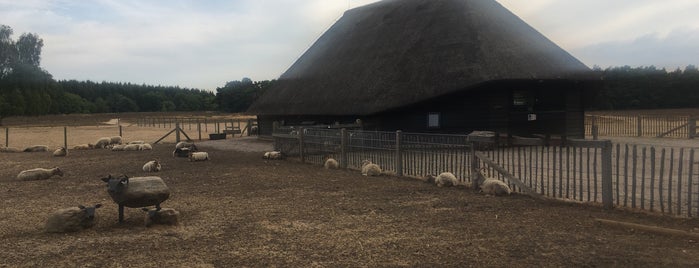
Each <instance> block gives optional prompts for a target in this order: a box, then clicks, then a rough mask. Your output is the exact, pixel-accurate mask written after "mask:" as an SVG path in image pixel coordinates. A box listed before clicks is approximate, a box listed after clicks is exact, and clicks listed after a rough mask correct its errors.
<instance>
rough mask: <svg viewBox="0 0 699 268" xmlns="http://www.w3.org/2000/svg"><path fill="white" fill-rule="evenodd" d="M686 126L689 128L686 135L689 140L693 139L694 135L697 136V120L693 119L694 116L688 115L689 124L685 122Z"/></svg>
mask: <svg viewBox="0 0 699 268" xmlns="http://www.w3.org/2000/svg"><path fill="white" fill-rule="evenodd" d="M687 125H688V126H689V130H688V132H689V133H687V137H688V138H690V139H694V135H697V119H696V118H694V116H692V115H690V116H689V122H687Z"/></svg>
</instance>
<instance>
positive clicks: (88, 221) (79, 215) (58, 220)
mask: <svg viewBox="0 0 699 268" xmlns="http://www.w3.org/2000/svg"><path fill="white" fill-rule="evenodd" d="M101 206H102V204H96V205H94V206H92V207H85V206H82V205H80V206H77V207H70V208H64V209H60V210H57V211H55V212H54V213H53V214H51V215H50V216H49V218H48V220H47V221H46V226H45V230H46V232H49V233H66V232H77V231H80V230H82V229H86V228H90V227H92V226H94V225H95V209H97V208H99V207H101Z"/></svg>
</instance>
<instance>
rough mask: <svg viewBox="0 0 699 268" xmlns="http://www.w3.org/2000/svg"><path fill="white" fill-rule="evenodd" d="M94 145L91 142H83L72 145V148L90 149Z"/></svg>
mask: <svg viewBox="0 0 699 268" xmlns="http://www.w3.org/2000/svg"><path fill="white" fill-rule="evenodd" d="M94 147H95V145H93V144H91V143H85V144H78V145H75V146H73V150H87V149H92V148H94Z"/></svg>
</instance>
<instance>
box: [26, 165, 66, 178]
mask: <svg viewBox="0 0 699 268" xmlns="http://www.w3.org/2000/svg"><path fill="white" fill-rule="evenodd" d="M54 175H58V176H59V177H62V176H63V171H62V170H61V169H60V168H59V167H54V168H51V169H46V168H34V169H28V170H23V171H22V172H20V173H19V174H17V179H19V180H23V181H36V180H46V179H48V178H51V177H52V176H54Z"/></svg>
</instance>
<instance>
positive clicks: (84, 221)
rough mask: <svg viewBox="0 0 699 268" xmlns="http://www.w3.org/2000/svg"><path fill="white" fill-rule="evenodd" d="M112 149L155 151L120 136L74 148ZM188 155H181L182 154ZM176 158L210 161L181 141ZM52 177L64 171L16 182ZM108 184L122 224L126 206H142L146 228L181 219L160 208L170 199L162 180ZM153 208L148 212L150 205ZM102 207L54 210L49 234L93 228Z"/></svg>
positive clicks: (156, 165) (30, 172)
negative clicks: (126, 141) (127, 141)
mask: <svg viewBox="0 0 699 268" xmlns="http://www.w3.org/2000/svg"><path fill="white" fill-rule="evenodd" d="M8 148H9V147H3V148H0V149H3V150H0V151H2V152H20V150H15V149H8ZM98 148H102V149H110V150H112V151H143V150H152V146H151V145H150V144H148V143H145V142H143V141H132V142H129V143H126V144H124V143H123V141H122V138H121V137H120V136H115V137H104V138H100V139H99V140H97V142H95V143H94V144H81V145H77V146H75V147H73V149H75V150H85V149H98ZM22 151H24V152H48V151H49V147H48V146H45V145H36V146H30V147H27V148H26V149H24V150H22ZM183 151H184V152H186V154H184V155H182V154H180V152H183ZM67 155H68V150H67V149H66V148H64V147H59V148H58V149H56V150H55V151H54V152H53V156H57V157H64V156H67ZM173 156H175V157H176V156H185V157H187V158H188V159H189V161H205V160H209V154H208V153H207V152H200V151H198V150H197V148H196V145H194V143H191V142H179V143H177V144H176V145H175V151H173ZM142 170H143V171H144V172H158V171H161V170H162V166H161V164H160V162H159V161H158V160H157V159H154V160H151V161H148V162H146V163H145V164H144V165H143V167H142ZM53 176H59V177H62V176H63V170H61V168H59V167H53V168H33V169H27V170H23V171H21V172H20V173H19V174H18V175H17V179H18V180H21V181H34V180H46V179H50V178H51V177H53ZM102 180H103V181H104V182H106V183H107V192H108V193H109V195H110V196H111V198H112V200H113V201H114V202H115V203H117V205H118V206H119V222H123V220H124V212H123V211H124V207H132V208H137V207H140V208H142V209H143V210H144V211H145V220H144V222H145V225H146V227H148V226H151V225H153V224H165V225H176V224H177V222H178V218H179V212H178V211H176V210H174V209H172V208H161V207H160V203H161V202H163V201H165V200H166V199H168V197H169V195H170V190H169V189H168V187H167V185H165V183H164V181H163V180H162V179H161V178H160V177H156V176H147V177H131V178H129V177H127V176H126V175H120V176H116V177H113V176H112V175H109V176H108V177H106V178H102ZM152 205H154V206H155V208H154V209H148V208H146V207H147V206H152ZM101 206H102V204H95V205H93V206H89V207H86V206H83V205H80V206H77V207H69V208H64V209H60V210H57V211H55V212H54V213H52V214H51V215H50V216H49V217H48V219H47V221H46V224H45V231H47V232H56V233H62V232H75V231H79V230H82V229H85V228H90V227H92V226H93V225H94V222H95V210H96V209H97V208H100V207H101Z"/></svg>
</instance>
